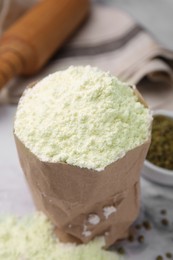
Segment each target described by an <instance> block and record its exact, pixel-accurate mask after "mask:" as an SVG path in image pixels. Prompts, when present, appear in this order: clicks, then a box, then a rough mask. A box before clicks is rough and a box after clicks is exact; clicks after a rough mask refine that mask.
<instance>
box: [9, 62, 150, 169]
mask: <svg viewBox="0 0 173 260" xmlns="http://www.w3.org/2000/svg"><path fill="white" fill-rule="evenodd" d="M150 122H151V115H150V113H149V110H148V109H147V108H145V107H144V106H143V105H142V104H141V103H140V102H139V101H138V99H137V97H136V95H134V92H133V90H132V89H131V88H130V87H128V86H127V84H125V83H122V82H120V81H119V80H118V79H117V78H115V77H114V76H112V75H111V74H110V73H108V72H103V71H101V70H99V69H97V68H92V67H90V66H86V67H82V66H80V67H73V66H72V67H70V68H68V69H67V70H64V71H59V72H56V73H54V74H51V75H49V76H48V77H46V78H44V79H43V80H41V81H40V82H39V83H37V84H36V85H35V87H33V88H32V89H27V90H26V91H25V93H24V96H23V97H22V98H21V100H20V102H19V106H18V110H17V114H16V120H15V125H14V129H15V134H16V135H17V136H18V138H19V139H20V140H21V141H22V142H23V143H24V144H25V146H26V147H28V148H29V149H30V150H31V151H32V152H33V153H34V154H35V155H37V156H38V157H39V159H40V160H42V161H49V162H66V163H68V164H72V165H77V166H79V167H86V168H89V169H95V170H98V171H99V170H103V169H104V168H105V167H106V166H107V165H109V164H110V163H112V162H114V161H116V160H117V159H119V158H121V157H123V156H124V155H125V153H126V152H127V151H129V150H131V149H133V148H134V147H136V146H139V145H141V144H142V143H144V142H145V141H146V140H147V139H148V137H149V127H150Z"/></svg>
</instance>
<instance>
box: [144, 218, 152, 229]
mask: <svg viewBox="0 0 173 260" xmlns="http://www.w3.org/2000/svg"><path fill="white" fill-rule="evenodd" d="M143 227H144V228H145V229H146V230H150V229H152V226H151V224H150V222H149V221H148V220H145V221H144V222H143Z"/></svg>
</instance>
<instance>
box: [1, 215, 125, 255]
mask: <svg viewBox="0 0 173 260" xmlns="http://www.w3.org/2000/svg"><path fill="white" fill-rule="evenodd" d="M103 245H104V239H103V238H101V237H100V238H97V239H95V240H94V241H91V242H90V243H89V244H87V245H79V246H76V245H75V244H70V243H69V244H63V243H61V242H59V241H58V239H57V238H55V236H54V234H53V226H52V224H51V223H50V222H49V221H48V219H47V218H46V217H45V216H44V215H43V214H41V213H37V214H35V215H33V216H30V217H23V218H20V219H19V218H17V217H3V218H2V217H1V218H0V260H96V259H97V260H118V259H120V258H119V257H118V256H117V254H116V253H114V252H108V251H105V250H103V249H101V247H102V246H103Z"/></svg>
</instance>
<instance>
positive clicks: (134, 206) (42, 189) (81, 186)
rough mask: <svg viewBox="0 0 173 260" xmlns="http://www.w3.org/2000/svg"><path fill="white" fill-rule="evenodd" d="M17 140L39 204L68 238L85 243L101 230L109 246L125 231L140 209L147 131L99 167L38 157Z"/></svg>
mask: <svg viewBox="0 0 173 260" xmlns="http://www.w3.org/2000/svg"><path fill="white" fill-rule="evenodd" d="M135 93H136V92H135ZM139 99H141V97H140V96H139ZM141 101H142V100H141ZM15 141H16V145H17V150H18V154H19V158H20V163H21V166H22V169H23V171H24V173H25V176H26V179H27V182H28V184H29V187H30V190H31V193H32V196H33V199H34V202H35V205H36V207H37V209H38V210H41V211H43V212H44V213H45V214H46V215H47V216H48V217H49V219H50V220H51V221H52V222H53V223H54V224H55V226H56V227H57V229H58V230H60V232H61V233H64V234H65V238H66V240H68V239H67V238H68V235H69V238H70V240H71V238H75V240H77V241H81V242H82V243H87V242H89V241H90V240H91V239H93V238H94V237H95V236H99V235H104V236H105V243H106V247H109V246H110V245H112V244H113V243H114V242H115V241H117V240H119V239H122V238H125V237H127V235H128V230H129V227H130V225H131V224H132V223H133V222H134V220H135V219H136V217H137V215H138V213H139V206H140V184H139V181H140V171H141V167H142V165H143V161H144V159H145V157H146V154H147V151H148V148H149V144H150V136H149V138H148V141H147V142H145V143H144V144H143V145H141V146H139V147H136V148H135V149H133V150H131V151H129V152H127V153H126V155H125V156H124V157H123V158H121V159H119V160H117V161H115V162H114V163H112V164H110V165H109V166H107V167H106V168H105V169H104V170H102V171H100V172H98V171H94V170H89V169H86V168H80V167H76V166H72V165H68V164H66V163H49V162H42V161H40V160H39V159H38V158H37V157H36V156H35V155H34V154H33V153H32V152H31V151H29V149H27V148H26V147H25V146H24V144H23V143H22V142H21V141H20V140H19V139H18V137H17V136H15Z"/></svg>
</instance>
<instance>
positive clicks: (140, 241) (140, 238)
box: [138, 235, 145, 244]
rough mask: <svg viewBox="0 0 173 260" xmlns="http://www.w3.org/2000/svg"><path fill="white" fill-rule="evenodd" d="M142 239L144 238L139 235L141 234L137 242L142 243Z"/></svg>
mask: <svg viewBox="0 0 173 260" xmlns="http://www.w3.org/2000/svg"><path fill="white" fill-rule="evenodd" d="M144 240H145V239H144V236H142V235H141V236H139V237H138V242H139V243H141V244H142V243H144Z"/></svg>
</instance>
